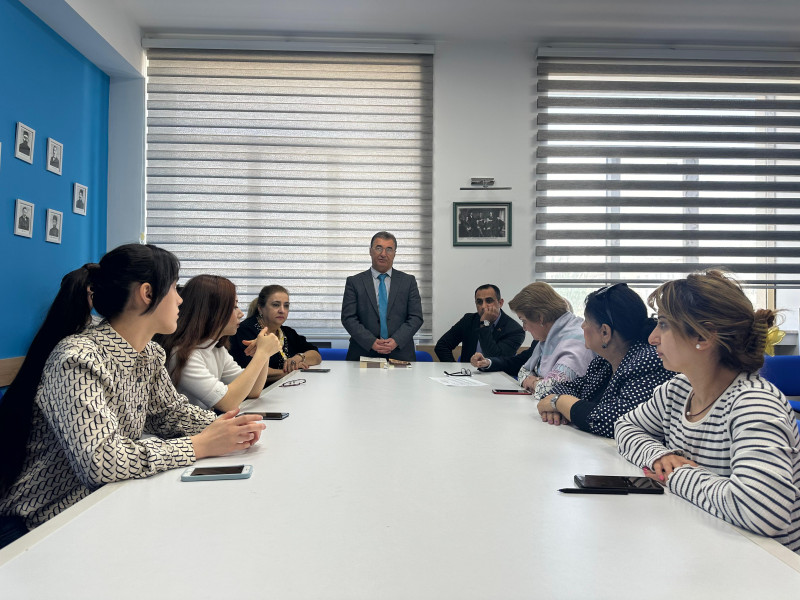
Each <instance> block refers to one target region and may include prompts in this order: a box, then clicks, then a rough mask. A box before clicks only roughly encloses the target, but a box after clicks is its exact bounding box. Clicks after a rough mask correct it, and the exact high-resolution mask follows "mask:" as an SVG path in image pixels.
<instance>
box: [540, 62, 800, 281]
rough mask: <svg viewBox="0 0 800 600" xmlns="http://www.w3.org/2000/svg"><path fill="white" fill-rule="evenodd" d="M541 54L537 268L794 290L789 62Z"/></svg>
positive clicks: (794, 73) (571, 277) (795, 203)
mask: <svg viewBox="0 0 800 600" xmlns="http://www.w3.org/2000/svg"><path fill="white" fill-rule="evenodd" d="M550 54H552V55H550V56H541V55H540V57H539V59H538V80H537V90H538V94H537V107H538V112H537V124H538V129H537V140H538V145H537V153H536V156H537V160H536V175H537V181H536V206H537V212H536V231H535V246H536V249H535V257H536V258H535V270H536V272H537V273H538V274H540V276H541V277H542V278H544V279H546V280H547V281H550V282H551V283H554V284H560V285H567V286H569V285H579V284H588V283H605V282H610V281H617V280H622V281H629V282H630V281H635V282H638V283H639V284H648V283H652V284H655V283H660V282H662V281H664V280H667V279H673V278H676V277H681V276H682V275H683V274H685V273H687V272H691V271H695V270H698V269H702V268H707V267H713V266H724V267H727V268H728V269H729V270H731V271H733V272H734V273H735V274H736V276H737V277H738V278H739V279H740V281H742V282H744V283H746V284H752V285H754V286H766V287H770V286H773V287H781V286H784V287H797V286H798V285H799V284H800V262H798V258H800V245H799V244H800V227H799V226H800V67H799V66H798V64H797V63H765V62H750V63H747V62H733V61H725V62H722V61H701V60H655V59H635V60H633V59H624V60H621V59H620V60H615V59H608V58H581V57H580V56H578V57H574V56H564V57H562V56H558V53H557V52H556V51H553V52H551V53H550Z"/></svg>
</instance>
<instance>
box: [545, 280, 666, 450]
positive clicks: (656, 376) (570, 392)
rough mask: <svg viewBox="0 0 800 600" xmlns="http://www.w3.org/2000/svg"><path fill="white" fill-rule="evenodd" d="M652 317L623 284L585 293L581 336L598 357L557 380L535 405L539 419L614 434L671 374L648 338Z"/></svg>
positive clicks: (635, 295) (652, 325)
mask: <svg viewBox="0 0 800 600" xmlns="http://www.w3.org/2000/svg"><path fill="white" fill-rule="evenodd" d="M655 324H656V321H655V319H653V318H648V316H647V308H646V307H645V305H644V302H642V299H641V298H639V296H638V295H637V294H636V293H635V292H634V291H633V290H631V289H630V288H629V287H628V286H627V285H626V284H624V283H618V284H616V285H611V286H608V287H604V288H601V289H599V290H597V291H596V292H592V293H591V294H589V295H588V296H587V297H586V308H585V310H584V321H583V337H584V339H585V341H586V347H587V348H589V349H590V350H593V351H594V352H595V353H596V354H597V355H598V356H597V357H595V359H594V360H593V361H592V362H591V363H590V364H589V368H588V369H587V370H586V375H584V376H583V377H578V378H577V379H575V380H573V381H568V382H564V383H559V384H557V385H556V386H555V387H553V389H552V390H551V392H552V393H551V394H550V395H548V396H546V397H545V398H543V399H542V400H541V401H540V402H539V405H538V409H539V414H540V415H541V416H542V421H546V422H548V423H551V424H552V425H560V424H561V423H567V422H572V423H573V424H574V425H576V426H577V427H578V428H579V429H582V430H584V431H588V432H590V433H595V434H597V435H603V436H605V437H614V422H615V421H616V420H617V418H618V417H620V416H621V415H624V414H625V413H627V412H628V411H630V410H632V409H633V408H635V407H636V406H638V405H639V404H641V403H642V402H645V401H646V400H649V399H650V398H651V397H652V395H653V390H654V389H655V388H656V387H657V386H659V385H661V384H662V383H664V382H666V381H669V380H670V379H671V378H672V377H673V376H674V375H675V373H673V372H672V371H667V370H666V369H665V368H664V365H663V364H662V362H661V359H660V358H659V357H658V354H657V353H656V351H655V348H653V347H652V346H651V345H650V344H648V343H647V337H648V335H649V334H650V332H651V331H653V328H654V327H655Z"/></svg>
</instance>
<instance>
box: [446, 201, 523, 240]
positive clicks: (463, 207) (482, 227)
mask: <svg viewBox="0 0 800 600" xmlns="http://www.w3.org/2000/svg"><path fill="white" fill-rule="evenodd" d="M510 245H511V202H483V203H480V204H478V203H475V202H453V246H510Z"/></svg>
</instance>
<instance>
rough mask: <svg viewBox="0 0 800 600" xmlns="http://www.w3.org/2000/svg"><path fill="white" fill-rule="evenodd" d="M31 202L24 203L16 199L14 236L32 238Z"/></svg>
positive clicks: (32, 207) (32, 206)
mask: <svg viewBox="0 0 800 600" xmlns="http://www.w3.org/2000/svg"><path fill="white" fill-rule="evenodd" d="M34 208H35V207H34V205H33V202H25V200H20V199H19V198H17V205H16V207H15V208H14V235H19V236H22V237H27V238H29V237H33V209H34Z"/></svg>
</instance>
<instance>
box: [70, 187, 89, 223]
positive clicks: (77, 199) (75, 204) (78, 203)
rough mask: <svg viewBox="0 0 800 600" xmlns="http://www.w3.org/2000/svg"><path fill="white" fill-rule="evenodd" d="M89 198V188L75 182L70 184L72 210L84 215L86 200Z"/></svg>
mask: <svg viewBox="0 0 800 600" xmlns="http://www.w3.org/2000/svg"><path fill="white" fill-rule="evenodd" d="M88 200H89V189H88V188H87V187H86V186H85V185H81V184H80V183H76V184H74V185H73V186H72V212H74V213H78V214H79V215H84V216H86V202H87V201H88Z"/></svg>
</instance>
